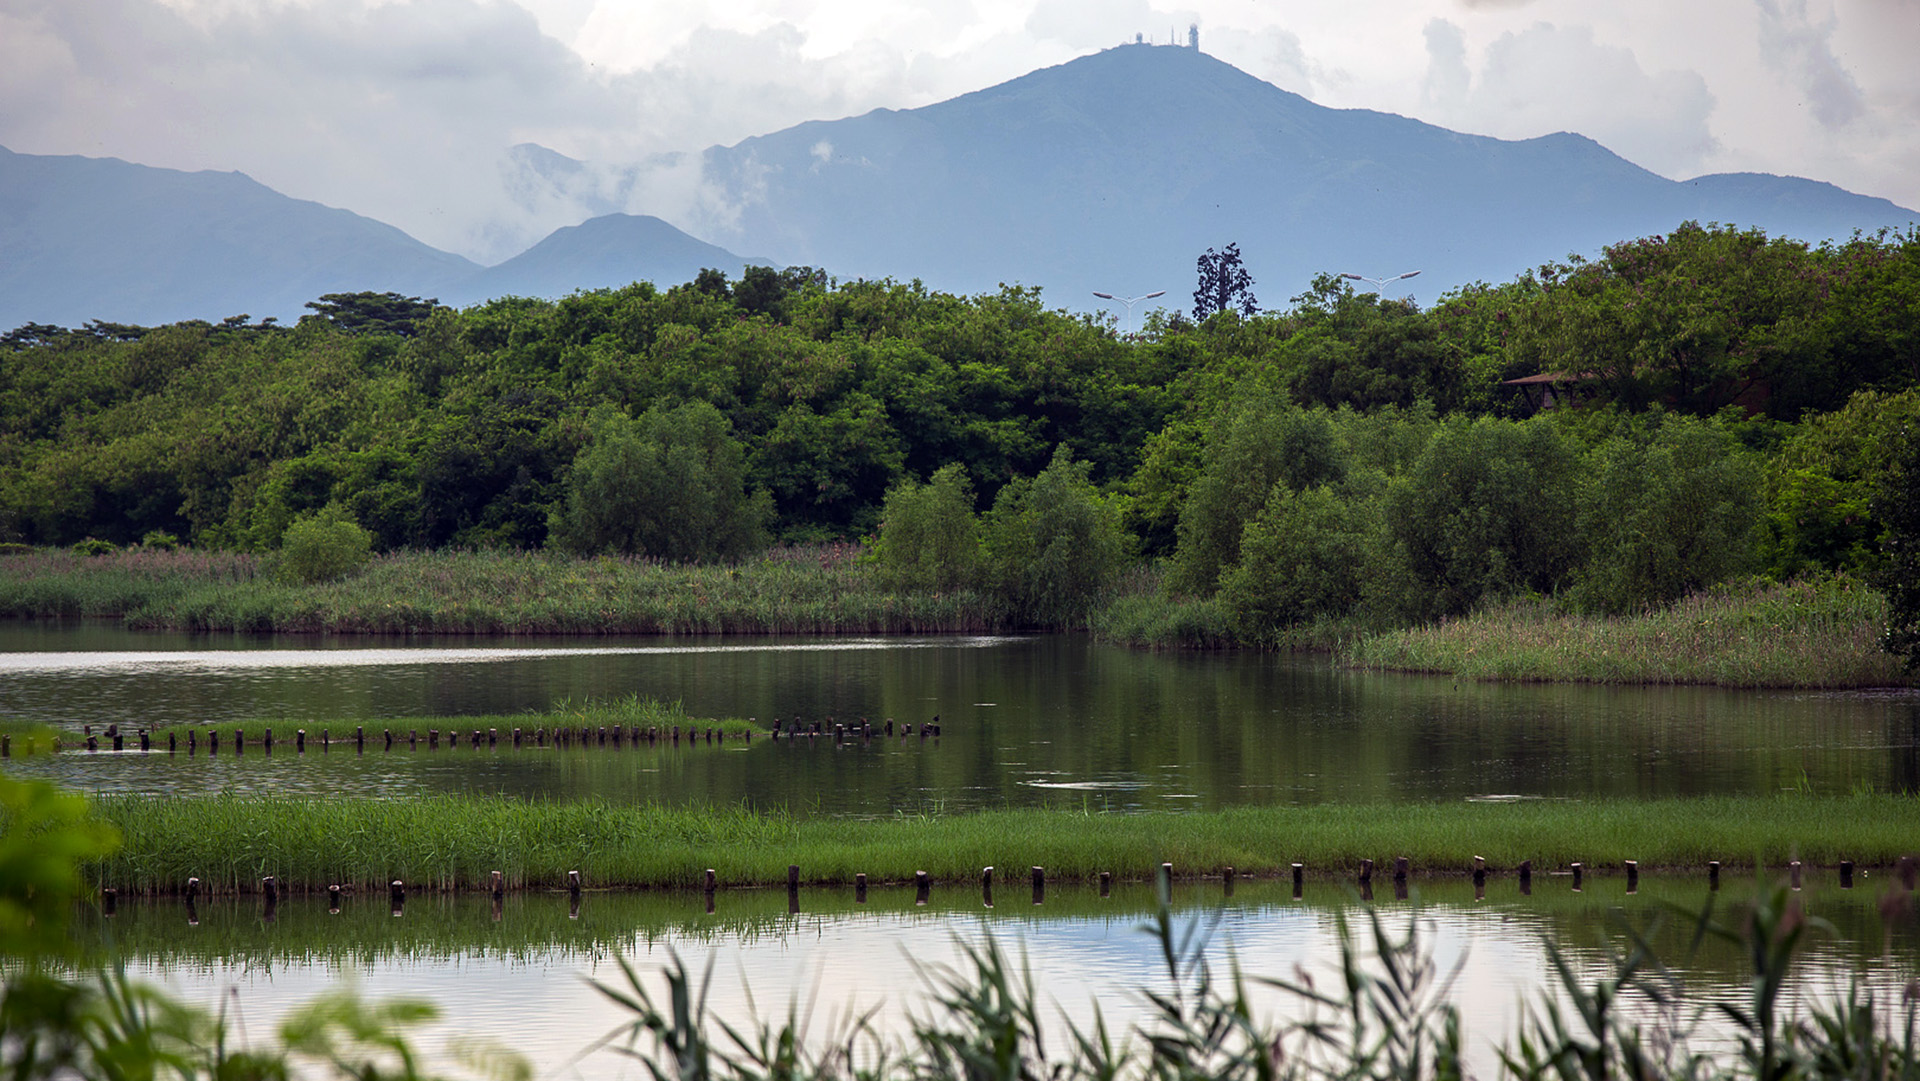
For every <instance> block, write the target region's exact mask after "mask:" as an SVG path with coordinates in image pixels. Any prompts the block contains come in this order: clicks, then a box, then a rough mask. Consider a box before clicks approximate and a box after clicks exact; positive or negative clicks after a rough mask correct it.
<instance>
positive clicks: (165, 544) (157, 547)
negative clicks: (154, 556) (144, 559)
mask: <svg viewBox="0 0 1920 1081" xmlns="http://www.w3.org/2000/svg"><path fill="white" fill-rule="evenodd" d="M140 547H142V548H147V549H150V550H152V551H155V552H172V551H176V550H178V549H179V547H180V538H179V537H176V536H174V535H173V534H171V533H169V532H167V531H166V530H164V529H149V530H147V535H146V536H144V537H141V538H140Z"/></svg>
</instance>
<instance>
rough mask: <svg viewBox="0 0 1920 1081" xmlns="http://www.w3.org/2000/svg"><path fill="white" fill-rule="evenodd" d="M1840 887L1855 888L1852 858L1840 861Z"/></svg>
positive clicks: (1845, 888) (1844, 888)
mask: <svg viewBox="0 0 1920 1081" xmlns="http://www.w3.org/2000/svg"><path fill="white" fill-rule="evenodd" d="M1840 888H1841V889H1843V890H1850V889H1852V888H1853V861H1852V860H1841V861H1840Z"/></svg>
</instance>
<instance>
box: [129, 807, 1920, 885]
mask: <svg viewBox="0 0 1920 1081" xmlns="http://www.w3.org/2000/svg"><path fill="white" fill-rule="evenodd" d="M95 807H96V809H97V812H98V813H99V815H100V816H101V817H102V818H104V819H105V820H106V821H107V822H109V823H111V824H112V825H113V826H115V827H117V828H118V829H119V830H120V832H121V834H122V836H123V838H124V844H123V845H122V847H121V848H120V849H119V851H118V852H117V853H115V854H114V855H112V856H110V857H108V858H106V859H104V860H102V861H101V862H99V863H98V864H97V865H96V866H94V867H93V868H92V872H93V874H94V875H95V876H96V877H97V879H98V880H99V882H100V883H101V884H103V885H111V886H114V887H116V888H119V889H123V890H129V891H137V892H148V891H155V892H168V891H172V890H176V889H178V888H180V886H181V885H182V884H183V883H184V882H185V881H186V879H187V878H188V877H190V876H191V877H197V878H199V879H200V880H201V882H202V884H203V886H205V887H206V888H209V889H218V890H246V889H252V888H254V887H255V886H256V885H257V884H258V882H259V881H260V879H261V878H262V877H264V876H266V875H273V876H275V878H276V880H277V881H278V882H279V884H280V885H281V886H282V887H284V888H293V889H318V888H323V887H325V886H326V885H329V884H335V883H337V884H341V885H349V886H357V887H362V888H376V887H383V886H385V885H386V883H388V882H390V881H392V880H393V879H401V880H403V881H405V882H408V883H410V884H415V885H417V886H420V887H422V888H430V889H467V888H475V887H478V886H480V885H482V884H483V883H485V882H486V881H487V878H488V874H489V872H491V871H494V870H499V871H501V872H503V873H504V874H505V876H506V878H507V881H508V882H509V883H510V884H511V885H512V886H514V887H515V888H531V889H551V888H559V887H561V886H564V885H565V883H566V881H567V872H569V871H573V870H578V871H580V872H581V875H582V877H583V879H584V880H585V881H586V883H587V884H588V885H589V886H593V887H631V888H646V887H676V886H677V887H684V886H692V885H695V884H697V883H698V882H699V881H700V879H701V876H702V873H703V871H704V869H705V868H708V867H711V868H714V869H715V871H716V872H717V873H718V877H719V880H720V881H721V882H722V883H724V884H727V885H775V884H779V883H784V882H785V881H786V875H787V867H788V865H790V864H791V865H796V866H798V867H799V868H800V873H801V878H802V880H803V881H805V882H809V883H845V882H850V881H852V879H853V876H854V875H855V874H857V873H864V874H866V875H868V876H869V878H870V879H872V880H873V881H875V882H881V881H902V880H907V879H911V878H912V877H913V875H914V873H915V872H916V871H927V872H928V873H929V874H930V875H932V876H933V877H934V878H935V879H936V880H940V881H947V882H956V881H974V880H977V878H978V876H979V874H980V869H981V868H982V867H984V866H995V867H999V868H1001V869H1002V872H1001V873H1002V875H1003V880H1005V878H1006V877H1009V876H1010V877H1011V878H1012V879H1013V881H1014V882H1015V883H1019V882H1023V881H1024V879H1025V875H1026V870H1027V868H1028V867H1031V866H1042V867H1045V868H1046V869H1047V874H1048V875H1049V876H1050V877H1052V878H1064V879H1087V878H1092V877H1094V876H1097V875H1098V874H1099V873H1100V872H1102V871H1110V872H1112V873H1114V874H1115V875H1116V876H1119V877H1121V878H1123V879H1127V878H1134V879H1138V878H1146V877H1149V876H1151V875H1152V874H1153V873H1154V870H1155V869H1156V868H1157V867H1159V865H1160V864H1161V863H1162V862H1170V863H1172V864H1173V865H1174V867H1175V869H1176V871H1177V873H1179V874H1182V875H1192V874H1212V873H1218V872H1219V871H1221V870H1222V869H1224V868H1226V867H1228V866H1231V867H1234V868H1235V869H1236V871H1237V872H1239V873H1242V874H1262V873H1271V872H1282V871H1285V870H1286V869H1287V868H1288V867H1289V865H1290V864H1292V863H1295V862H1298V863H1303V864H1305V865H1306V866H1307V868H1308V869H1309V870H1310V871H1311V872H1312V873H1314V874H1316V875H1342V876H1344V875H1349V874H1351V873H1352V870H1353V868H1354V867H1355V866H1356V865H1357V864H1358V862H1359V860H1361V859H1363V858H1366V859H1373V860H1374V861H1376V863H1378V864H1380V865H1381V866H1382V868H1383V869H1382V870H1381V871H1379V872H1376V874H1377V875H1378V876H1379V877H1380V878H1381V879H1382V880H1384V878H1385V870H1384V868H1385V867H1387V866H1390V861H1391V860H1392V859H1393V858H1394V857H1396V856H1406V857H1408V858H1410V859H1411V860H1412V861H1413V865H1414V867H1415V869H1416V871H1417V872H1418V873H1423V874H1430V873H1457V872H1460V871H1463V870H1464V869H1466V868H1467V867H1468V866H1469V864H1470V861H1471V859H1472V857H1473V856H1476V855H1478V856H1484V857H1486V859H1487V860H1488V862H1489V864H1490V865H1491V866H1492V867H1493V868H1494V869H1496V870H1504V869H1510V868H1512V867H1514V866H1517V865H1518V864H1519V862H1520V861H1522V860H1532V861H1533V865H1534V867H1535V869H1536V870H1537V871H1538V872H1539V873H1542V874H1544V873H1546V872H1547V871H1549V870H1550V869H1552V868H1556V867H1562V866H1564V865H1566V864H1568V863H1571V862H1575V861H1579V862H1582V863H1584V864H1586V865H1587V866H1588V867H1590V868H1598V867H1608V866H1618V865H1620V863H1621V861H1623V860H1628V859H1632V860H1637V861H1639V863H1640V865H1641V867H1642V868H1644V869H1648V870H1651V869H1654V868H1660V867H1698V866H1704V865H1705V864H1706V863H1707V862H1708V861H1710V860H1719V861H1721V862H1722V863H1724V864H1725V865H1727V866H1728V867H1729V868H1734V867H1753V866H1773V867H1779V866H1782V865H1784V864H1785V863H1786V861H1788V860H1790V859H1799V860H1802V861H1805V862H1807V863H1809V864H1812V865H1823V864H1824V865H1831V864H1836V863H1838V862H1839V861H1841V860H1853V861H1856V862H1857V863H1859V864H1861V865H1862V866H1876V865H1889V864H1891V863H1893V862H1894V861H1896V860H1897V859H1898V858H1899V857H1901V856H1903V855H1906V854H1908V853H1910V852H1912V851H1913V850H1914V844H1913V838H1914V837H1915V836H1916V835H1920V799H1914V798H1912V797H1906V796H1888V795H1872V794H1861V795H1855V796H1845V797H1813V796H1801V795H1785V796H1778V797H1708V798H1700V799H1671V800H1601V801H1565V802H1557V801H1556V802H1546V801H1528V802H1518V803H1464V802H1463V803H1445V804H1420V803H1410V804H1387V805H1375V806H1350V805H1320V806H1311V807H1262V808H1234V809H1229V810H1222V811H1216V812H1209V813H1199V814H1142V815H1118V814H1091V813H1083V812H1071V811H1059V810H1045V809H1032V810H1005V811H992V812H984V813H979V814H970V815H962V816H954V817H945V816H938V815H921V816H903V817H896V818H892V819H882V820H847V819H804V818H798V817H795V816H793V815H790V814H785V813H778V812H774V813H766V812H756V811H752V810H749V809H746V808H743V807H719V808H694V807H677V808H676V807H662V806H656V805H637V806H624V805H614V804H609V803H605V802H601V801H572V802H547V801H531V802H528V801H519V800H513V799H507V798H488V797H477V796H454V795H448V796H428V797H404V798H391V799H340V798H332V797H328V798H316V797H301V796H237V795H227V796H218V797H211V798H186V797H152V796H128V795H102V796H99V797H97V798H96V800H95Z"/></svg>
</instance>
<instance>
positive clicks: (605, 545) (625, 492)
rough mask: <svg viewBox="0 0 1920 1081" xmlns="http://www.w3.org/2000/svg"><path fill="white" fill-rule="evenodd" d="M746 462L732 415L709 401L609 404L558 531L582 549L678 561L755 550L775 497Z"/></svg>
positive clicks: (581, 461) (559, 537)
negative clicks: (632, 413) (632, 406)
mask: <svg viewBox="0 0 1920 1081" xmlns="http://www.w3.org/2000/svg"><path fill="white" fill-rule="evenodd" d="M744 463H745V454H744V453H743V452H742V450H741V448H740V443H739V441H737V440H735V439H734V438H733V436H732V434H731V432H730V429H729V427H728V424H727V420H726V418H725V417H723V416H721V415H720V411H719V410H718V409H715V408H714V407H713V406H712V405H710V404H708V403H706V402H698V401H697V402H689V403H687V404H686V405H682V406H680V407H678V408H676V409H662V408H660V407H658V406H655V407H654V408H652V409H649V410H647V412H646V413H645V414H643V415H642V416H640V417H639V418H638V419H630V418H628V417H626V416H624V415H622V414H620V413H618V412H614V411H612V410H601V411H599V412H597V413H596V415H595V417H594V422H593V443H592V444H591V445H590V446H588V447H587V448H586V449H585V450H583V451H581V452H580V455H579V457H578V458H576V459H575V460H574V464H573V471H572V473H571V474H570V475H569V476H568V478H567V486H566V487H567V494H566V500H565V503H564V505H563V506H562V507H561V508H560V509H558V510H556V511H555V512H554V513H553V516H552V518H551V522H550V528H551V530H552V535H553V537H554V539H555V541H556V542H558V543H559V544H560V546H561V547H563V548H566V549H568V550H570V551H573V552H577V553H579V554H581V555H593V554H595V553H598V552H607V551H612V552H618V553H620V554H623V555H643V556H653V557H655V558H659V559H665V560H668V561H670V562H675V563H686V562H705V561H712V560H721V559H740V558H742V557H744V556H748V555H751V554H752V553H754V552H756V551H759V550H760V549H762V548H764V547H766V522H767V519H768V518H769V517H771V515H772V503H771V501H770V499H769V497H768V496H767V495H766V493H764V492H756V493H752V494H749V493H748V492H747V490H746V467H745V464H744Z"/></svg>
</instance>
